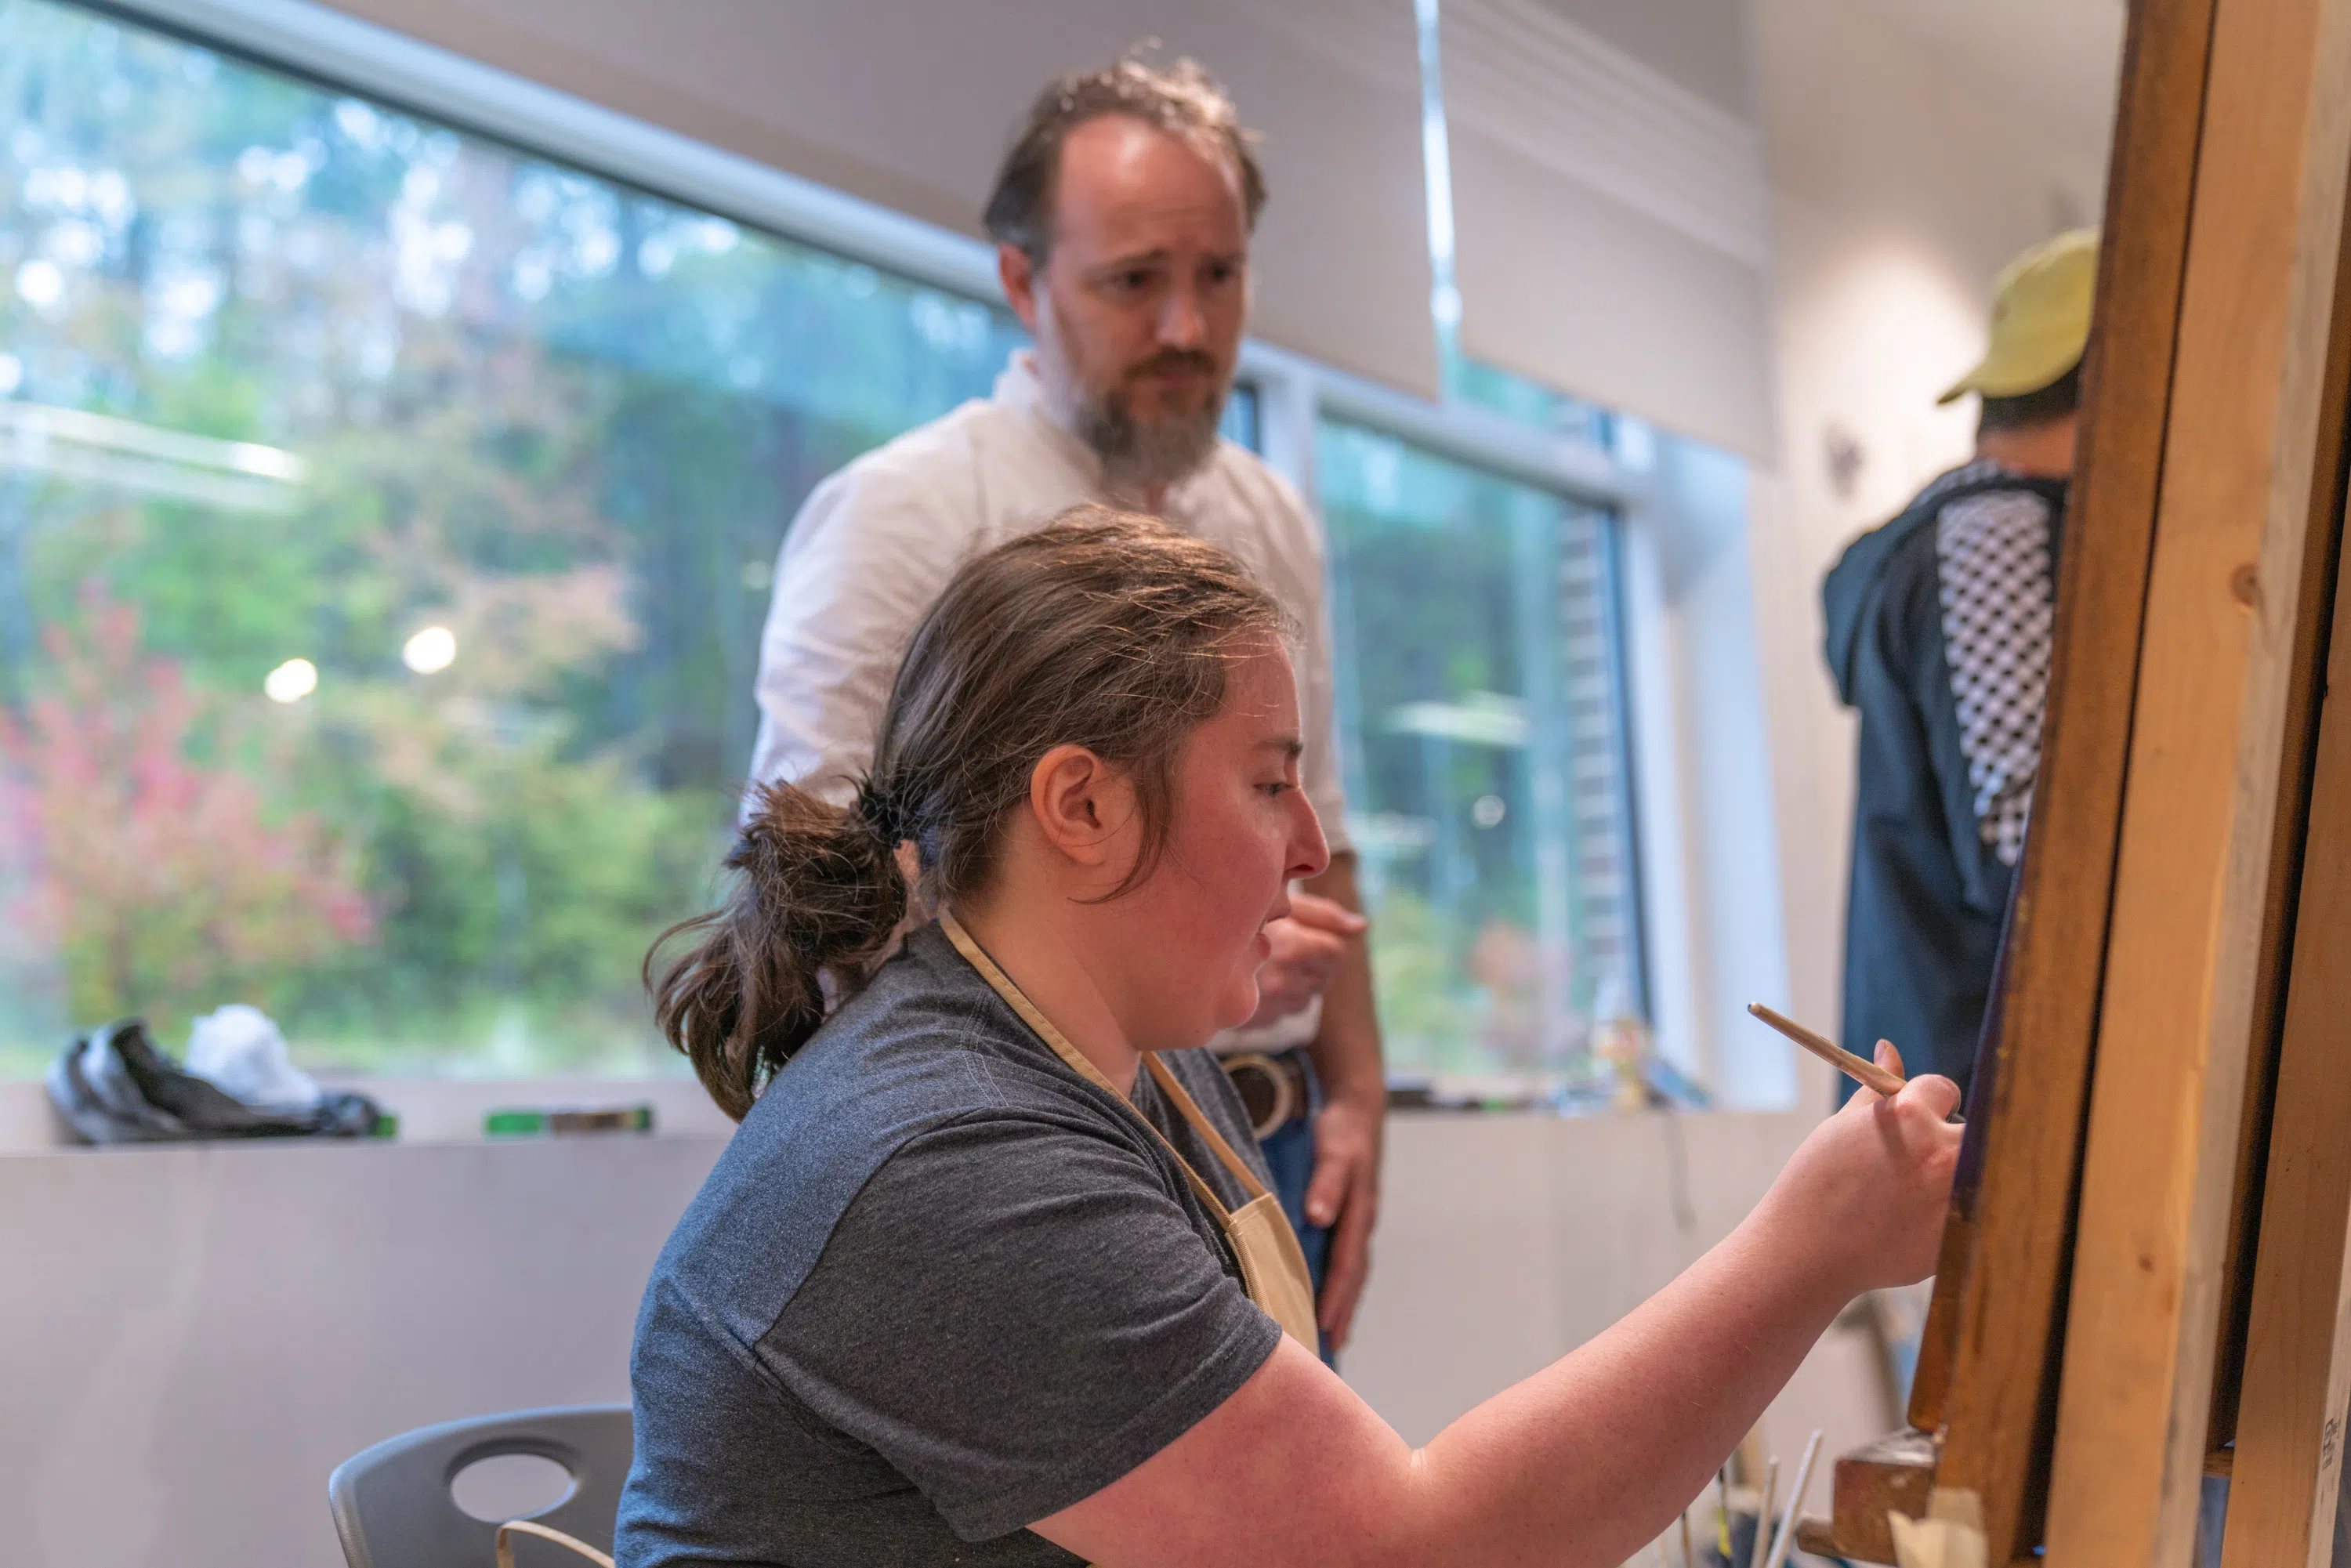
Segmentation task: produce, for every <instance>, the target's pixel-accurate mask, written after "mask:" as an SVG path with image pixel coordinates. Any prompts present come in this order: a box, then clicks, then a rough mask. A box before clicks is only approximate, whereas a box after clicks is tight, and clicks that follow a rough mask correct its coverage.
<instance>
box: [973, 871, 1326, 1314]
mask: <svg viewBox="0 0 2351 1568" xmlns="http://www.w3.org/2000/svg"><path fill="white" fill-rule="evenodd" d="M939 926H940V929H942V930H944V931H945V932H946V934H947V940H948V941H950V942H953V943H954V944H955V945H956V952H958V953H961V954H962V955H963V956H964V957H965V959H966V960H967V962H969V964H970V965H971V967H973V968H975V969H977V970H978V971H979V975H980V978H982V979H984V980H986V981H987V983H988V984H989V985H990V986H991V987H993V988H995V990H996V994H997V995H998V996H999V997H1002V998H1004V999H1005V1001H1006V1002H1007V1003H1008V1004H1009V1005H1010V1006H1011V1009H1012V1010H1013V1011H1014V1012H1016V1013H1019V1015H1020V1020H1021V1021H1022V1022H1023V1023H1025V1024H1027V1025H1028V1026H1029V1028H1030V1029H1032V1030H1036V1031H1037V1037H1038V1038H1039V1039H1040V1040H1043V1041H1044V1042H1045V1043H1046V1044H1047V1045H1050V1046H1051V1047H1052V1048H1053V1054H1054V1055H1056V1056H1058V1057H1060V1058H1061V1060H1062V1061H1064V1062H1066V1063H1068V1065H1069V1068H1070V1070H1071V1071H1072V1072H1075V1073H1076V1074H1078V1076H1079V1077H1081V1078H1083V1079H1084V1080H1085V1081H1086V1082H1089V1083H1092V1084H1093V1085H1094V1086H1095V1087H1096V1088H1099V1089H1106V1090H1108V1091H1109V1092H1111V1094H1112V1095H1113V1097H1114V1098H1116V1099H1117V1100H1118V1101H1119V1102H1120V1103H1122V1104H1124V1105H1125V1106H1126V1107H1127V1109H1128V1110H1130V1111H1134V1104H1133V1103H1132V1102H1130V1101H1128V1100H1127V1098H1126V1096H1125V1095H1124V1094H1122V1093H1120V1092H1119V1090H1118V1086H1117V1085H1116V1084H1113V1082H1111V1081H1110V1080H1109V1079H1108V1078H1106V1077H1104V1076H1102V1070H1101V1069H1100V1068H1098V1067H1096V1066H1095V1065H1094V1064H1093V1063H1092V1062H1091V1061H1087V1060H1086V1059H1085V1057H1084V1056H1083V1055H1081V1054H1080V1052H1079V1051H1078V1049H1077V1047H1075V1046H1073V1045H1071V1043H1070V1042H1069V1041H1068V1040H1066V1039H1064V1038H1063V1037H1062V1034H1061V1030H1057V1029H1055V1028H1054V1027H1053V1025H1052V1021H1051V1020H1050V1019H1048V1018H1046V1016H1045V1015H1044V1014H1043V1013H1041V1012H1039V1011H1038V1010H1037V1007H1036V1004H1035V1003H1033V1002H1031V1001H1030V1000H1029V998H1027V997H1026V996H1024V995H1022V994H1021V991H1020V988H1019V987H1018V986H1016V985H1014V984H1013V983H1012V978H1011V977H1010V976H1008V975H1007V974H1006V973H1005V972H1004V971H1003V970H1001V969H999V968H998V967H996V961H995V960H994V959H993V958H990V957H989V956H987V953H985V952H984V951H982V950H981V948H980V946H979V944H978V943H977V942H975V941H973V940H972V939H971V934H970V933H969V932H967V931H966V930H965V929H964V928H963V927H962V926H961V925H958V924H956V918H955V916H953V915H944V914H943V915H940V916H939ZM1143 1064H1144V1068H1145V1069H1147V1070H1148V1071H1150V1073H1151V1076H1152V1079H1153V1081H1154V1082H1156V1083H1157V1084H1158V1085H1159V1092H1161V1093H1162V1094H1165V1096H1167V1102H1168V1103H1169V1104H1171V1105H1173V1106H1175V1111H1176V1113H1177V1114H1178V1115H1180V1116H1182V1117H1183V1118H1184V1120H1185V1121H1186V1122H1188V1123H1190V1124H1192V1131H1194V1132H1195V1133H1197V1134H1199V1135H1200V1139H1201V1141H1202V1142H1203V1143H1205V1144H1207V1145H1208V1147H1209V1148H1210V1149H1211V1150H1213V1151H1214V1152H1215V1154H1216V1156H1217V1159H1219V1160H1221V1161H1223V1162H1224V1166H1225V1168H1226V1169H1227V1170H1228V1171H1230V1172H1232V1174H1233V1179H1234V1180H1236V1181H1238V1182H1239V1183H1240V1184H1241V1189H1242V1190H1243V1191H1245V1192H1247V1193H1248V1194H1249V1201H1248V1202H1247V1203H1245V1204H1243V1205H1241V1207H1238V1208H1237V1209H1228V1208H1227V1207H1225V1205H1224V1200H1223V1199H1221V1198H1219V1197H1217V1191H1216V1188H1214V1187H1212V1186H1209V1185H1208V1184H1207V1181H1206V1180H1204V1179H1203V1178H1202V1177H1201V1176H1200V1173H1199V1172H1198V1171H1196V1170H1194V1169H1193V1168H1192V1164H1191V1162H1190V1161H1189V1160H1186V1158H1185V1157H1184V1155H1183V1154H1182V1153H1181V1151H1179V1150H1178V1149H1177V1148H1176V1147H1175V1145H1174V1144H1172V1143H1169V1142H1168V1139H1167V1134H1165V1133H1163V1132H1161V1131H1160V1130H1159V1129H1158V1128H1157V1127H1155V1126H1153V1125H1152V1122H1151V1118H1150V1117H1148V1116H1145V1115H1144V1114H1143V1113H1141V1112H1140V1111H1134V1117H1135V1120H1137V1121H1139V1122H1141V1123H1142V1124H1144V1126H1146V1127H1150V1128H1151V1135H1152V1136H1153V1137H1155V1138H1157V1139H1158V1140H1159V1142H1160V1143H1161V1145H1164V1146H1165V1148H1166V1150H1167V1152H1168V1153H1169V1154H1171V1155H1175V1163H1176V1165H1177V1166H1180V1167H1182V1169H1183V1172H1184V1179H1185V1180H1186V1181H1187V1182H1189V1183H1191V1184H1192V1194H1193V1196H1194V1197H1197V1198H1198V1199H1199V1200H1200V1206H1201V1207H1204V1208H1206V1209H1207V1211H1208V1212H1209V1213H1210V1214H1211V1215H1213V1216H1215V1217H1216V1221H1217V1227H1218V1228H1220V1229H1222V1230H1223V1231H1224V1233H1225V1239H1226V1240H1227V1241H1228V1242H1229V1243H1230V1244H1231V1246H1232V1249H1233V1256H1234V1257H1235V1258H1236V1259H1238V1260H1239V1262H1240V1266H1241V1287H1242V1289H1244V1290H1246V1291H1248V1292H1249V1300H1250V1301H1255V1302H1256V1303H1257V1304H1258V1307H1259V1310H1260V1311H1262V1312H1264V1313H1265V1314H1266V1316H1268V1317H1270V1318H1271V1319H1272V1320H1273V1321H1274V1322H1278V1323H1280V1325H1281V1327H1282V1330H1283V1332H1284V1333H1288V1334H1289V1335H1290V1338H1292V1339H1294V1340H1296V1341H1297V1342H1298V1343H1300V1344H1302V1345H1304V1346H1305V1347H1306V1348H1307V1349H1308V1350H1309V1351H1316V1350H1318V1347H1319V1344H1320V1342H1321V1334H1320V1333H1319V1331H1318V1330H1317V1329H1316V1327H1315V1322H1314V1287H1313V1285H1312V1283H1311V1281H1310V1280H1309V1278H1308V1276H1307V1272H1306V1254H1305V1253H1303V1252H1301V1251H1300V1250H1299V1249H1298V1235H1297V1232H1295V1231H1293V1230H1291V1229H1290V1217H1289V1216H1288V1215H1286V1214H1284V1213H1282V1212H1281V1202H1280V1199H1279V1198H1276V1197H1274V1196H1273V1194H1271V1193H1270V1192H1268V1191H1267V1190H1266V1188H1265V1183H1263V1182H1261V1181H1259V1180H1258V1178H1257V1173H1256V1172H1255V1171H1253V1170H1251V1169H1250V1168H1249V1162H1248V1161H1246V1160H1244V1159H1242V1158H1241V1157H1240V1155H1238V1154H1235V1153H1234V1152H1233V1146H1232V1145H1230V1144H1228V1143H1227V1142H1226V1141H1225V1137H1224V1134H1221V1133H1219V1132H1217V1128H1216V1124H1215V1123H1213V1122H1211V1121H1209V1120H1208V1118H1207V1114H1206V1113H1203V1112H1202V1111H1201V1109H1200V1107H1199V1105H1198V1104H1197V1103H1196V1102H1195V1101H1194V1100H1193V1098H1192V1096H1191V1095H1190V1094H1189V1093H1188V1092H1186V1090H1185V1088H1184V1085H1183V1084H1181V1083H1179V1082H1176V1079H1175V1073H1174V1072H1172V1071H1169V1070H1168V1068H1167V1064H1166V1063H1165V1062H1163V1061H1160V1060H1159V1058H1158V1057H1157V1056H1156V1055H1155V1054H1154V1053H1152V1052H1150V1051H1145V1052H1144V1054H1143Z"/></svg>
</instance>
